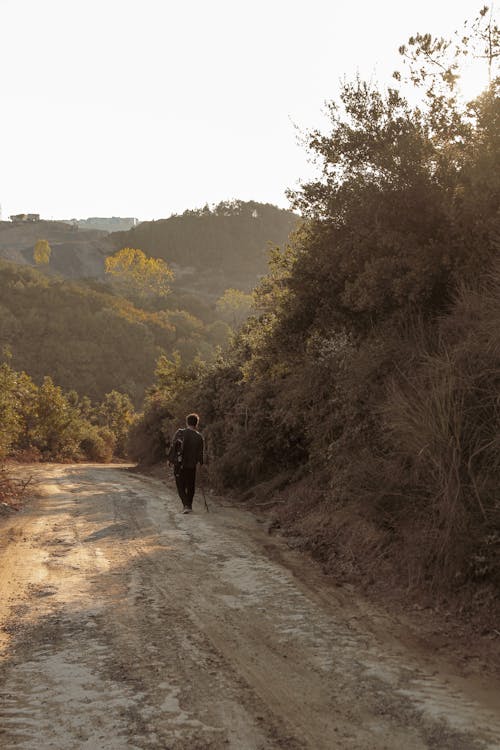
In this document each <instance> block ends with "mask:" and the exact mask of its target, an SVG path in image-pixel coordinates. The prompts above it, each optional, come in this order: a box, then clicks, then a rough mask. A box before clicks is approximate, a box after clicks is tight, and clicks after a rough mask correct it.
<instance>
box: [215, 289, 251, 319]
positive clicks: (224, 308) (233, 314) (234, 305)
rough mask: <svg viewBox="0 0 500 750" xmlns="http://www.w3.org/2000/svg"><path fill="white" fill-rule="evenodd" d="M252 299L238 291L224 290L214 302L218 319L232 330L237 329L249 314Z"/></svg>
mask: <svg viewBox="0 0 500 750" xmlns="http://www.w3.org/2000/svg"><path fill="white" fill-rule="evenodd" d="M252 303H253V297H252V295H251V294H247V293H246V292H243V291H241V290H240V289H226V291H225V292H224V294H223V295H222V297H220V298H219V299H218V300H217V302H216V305H215V307H216V310H217V312H218V313H219V315H220V317H221V318H222V319H223V320H225V321H226V322H227V323H229V324H230V325H231V326H232V327H233V328H238V327H239V326H240V325H241V324H242V323H243V321H244V320H246V318H248V316H249V314H250V310H251V309H252Z"/></svg>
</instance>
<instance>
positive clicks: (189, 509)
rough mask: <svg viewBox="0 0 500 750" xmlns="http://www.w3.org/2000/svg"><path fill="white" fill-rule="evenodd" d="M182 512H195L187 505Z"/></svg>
mask: <svg viewBox="0 0 500 750" xmlns="http://www.w3.org/2000/svg"><path fill="white" fill-rule="evenodd" d="M182 512H183V513H192V512H193V509H192V508H187V507H185V508H184V510H183V511H182Z"/></svg>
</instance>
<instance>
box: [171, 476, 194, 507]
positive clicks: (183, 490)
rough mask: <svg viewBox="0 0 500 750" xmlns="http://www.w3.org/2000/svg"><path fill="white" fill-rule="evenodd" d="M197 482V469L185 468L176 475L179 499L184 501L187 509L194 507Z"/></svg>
mask: <svg viewBox="0 0 500 750" xmlns="http://www.w3.org/2000/svg"><path fill="white" fill-rule="evenodd" d="M195 480H196V468H194V469H189V468H187V467H183V468H182V469H180V470H179V473H178V474H176V475H175V483H176V485H177V492H178V493H179V497H180V499H181V500H182V504H183V506H184V507H185V508H192V507H193V497H194V484H195Z"/></svg>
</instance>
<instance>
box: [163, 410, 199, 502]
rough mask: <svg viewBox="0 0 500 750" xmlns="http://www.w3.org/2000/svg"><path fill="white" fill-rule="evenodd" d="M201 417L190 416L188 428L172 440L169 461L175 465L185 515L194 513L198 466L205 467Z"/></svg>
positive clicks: (178, 431) (178, 432)
mask: <svg viewBox="0 0 500 750" xmlns="http://www.w3.org/2000/svg"><path fill="white" fill-rule="evenodd" d="M198 422H199V417H198V415H197V414H188V416H187V417H186V425H187V426H186V428H185V429H179V430H177V432H176V433H175V435H174V438H173V440H172V447H171V448H170V452H169V454H168V460H169V461H170V463H173V465H174V476H175V483H176V485H177V492H178V493H179V497H180V499H181V500H182V505H183V508H184V509H183V511H182V512H183V513H192V511H193V497H194V490H195V482H196V465H197V464H200V465H203V438H202V436H201V435H200V433H199V432H198V430H197V427H198Z"/></svg>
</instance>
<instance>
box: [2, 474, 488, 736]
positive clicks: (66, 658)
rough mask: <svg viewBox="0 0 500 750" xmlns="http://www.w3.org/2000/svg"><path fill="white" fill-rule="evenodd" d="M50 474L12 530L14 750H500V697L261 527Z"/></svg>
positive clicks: (8, 548) (6, 633) (237, 516)
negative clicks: (419, 647) (400, 632)
mask: <svg viewBox="0 0 500 750" xmlns="http://www.w3.org/2000/svg"><path fill="white" fill-rule="evenodd" d="M33 471H34V474H35V479H36V481H37V482H38V487H39V489H40V496H39V497H38V499H36V500H35V501H34V502H33V503H32V504H30V506H29V507H28V508H26V509H25V510H24V511H23V512H22V513H20V514H18V515H17V516H16V517H15V518H14V519H13V520H12V519H10V520H9V521H5V522H4V526H3V528H2V529H1V532H2V544H1V547H0V627H1V630H0V656H1V658H0V746H1V747H2V749H3V750H35V748H36V750H39V749H40V748H42V749H43V750H44V749H45V748H56V749H57V750H73V749H75V750H76V748H78V749H80V748H85V749H87V750H115V749H116V750H124V749H127V750H128V749H131V750H132V749H136V748H137V749H140V750H146V749H150V748H151V749H152V750H153V749H155V750H156V749H158V750H159V749H160V748H161V749H162V750H166V749H171V750H187V748H189V750H196V749H200V750H202V749H203V750H204V749H213V750H218V749H222V748H234V749H235V750H270V749H271V748H287V749H288V750H307V749H311V750H336V749H338V750H382V749H384V750H423V749H425V748H427V749H436V750H438V749H439V750H495V749H496V750H498V749H499V748H500V690H499V685H498V683H494V682H492V681H491V680H490V681H487V680H486V679H484V680H478V679H474V680H473V679H470V680H468V679H465V678H462V677H460V675H459V674H456V673H453V670H450V671H448V672H447V671H446V670H444V669H443V666H442V665H441V664H438V663H437V662H436V661H435V657H434V656H433V655H431V654H429V656H428V657H425V656H423V655H422V654H421V653H416V652H414V651H412V650H411V649H409V648H408V647H407V646H405V645H404V644H403V643H402V642H401V641H400V640H399V639H398V637H397V636H396V635H395V634H394V632H392V629H391V617H390V616H389V615H384V614H383V613H381V612H378V611H375V610H374V609H370V607H368V605H366V603H363V602H362V601H361V600H359V599H356V597H355V596H354V595H353V594H352V593H351V594H350V593H349V592H346V591H345V590H342V589H336V588H335V587H334V586H332V585H329V584H327V583H325V581H324V580H322V578H321V574H320V572H319V571H318V570H315V568H314V565H313V564H312V563H308V562H307V561H306V560H304V559H303V558H301V556H300V555H299V553H296V552H292V551H289V550H287V548H286V546H285V544H284V542H283V540H280V539H279V538H275V537H272V538H271V537H270V536H269V535H268V534H267V533H266V531H265V529H264V528H263V525H262V524H259V522H258V519H256V518H255V517H254V516H253V515H251V514H249V513H246V512H244V511H241V510H239V509H237V508H230V507H226V506H224V507H223V506H220V505H217V504H216V503H214V504H213V506H212V508H211V512H210V513H206V512H205V511H204V509H203V508H202V505H201V503H200V502H198V506H197V507H196V512H195V513H194V514H192V515H182V514H180V512H179V501H178V500H177V498H176V497H175V494H174V493H173V491H172V490H171V489H170V488H169V487H167V486H165V484H164V483H162V482H160V481H159V480H156V479H152V478H149V477H143V476H140V475H138V474H134V473H131V472H130V471H128V470H127V469H126V468H125V467H123V468H122V467H120V468H117V467H116V466H111V467H109V466H96V465H69V466H62V465H47V466H42V467H37V468H36V469H34V470H33ZM302 569H303V570H302ZM301 571H302V572H301Z"/></svg>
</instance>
